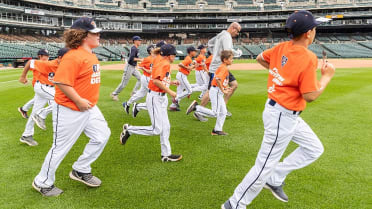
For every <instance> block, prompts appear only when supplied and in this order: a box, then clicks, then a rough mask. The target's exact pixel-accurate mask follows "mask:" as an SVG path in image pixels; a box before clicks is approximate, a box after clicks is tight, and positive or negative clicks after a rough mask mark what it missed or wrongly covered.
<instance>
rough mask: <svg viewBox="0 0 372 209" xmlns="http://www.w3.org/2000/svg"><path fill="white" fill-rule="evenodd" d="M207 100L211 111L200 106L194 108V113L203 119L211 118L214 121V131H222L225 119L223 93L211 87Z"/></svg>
mask: <svg viewBox="0 0 372 209" xmlns="http://www.w3.org/2000/svg"><path fill="white" fill-rule="evenodd" d="M209 98H210V100H211V105H212V110H211V109H208V108H206V107H203V106H201V105H197V106H196V111H195V112H196V113H198V114H200V115H202V116H204V117H213V118H217V119H216V125H215V126H214V130H215V131H222V130H223V124H224V123H225V119H226V113H227V109H226V103H225V100H224V99H223V98H224V94H223V92H222V91H221V90H220V89H219V88H218V87H213V86H212V87H211V89H210V90H209Z"/></svg>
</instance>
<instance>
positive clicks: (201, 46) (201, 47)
mask: <svg viewBox="0 0 372 209" xmlns="http://www.w3.org/2000/svg"><path fill="white" fill-rule="evenodd" d="M204 48H206V46H204V45H203V44H201V45H199V46H198V49H199V50H201V49H204Z"/></svg>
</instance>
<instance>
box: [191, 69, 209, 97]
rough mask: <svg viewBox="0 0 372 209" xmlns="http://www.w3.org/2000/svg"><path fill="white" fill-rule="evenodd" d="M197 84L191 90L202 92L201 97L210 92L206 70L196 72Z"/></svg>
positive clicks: (192, 85)
mask: <svg viewBox="0 0 372 209" xmlns="http://www.w3.org/2000/svg"><path fill="white" fill-rule="evenodd" d="M195 79H196V83H195V84H191V88H192V90H193V92H194V91H201V94H200V95H201V96H202V95H204V93H205V92H206V91H207V90H208V83H209V79H208V80H207V78H206V77H205V72H204V70H195Z"/></svg>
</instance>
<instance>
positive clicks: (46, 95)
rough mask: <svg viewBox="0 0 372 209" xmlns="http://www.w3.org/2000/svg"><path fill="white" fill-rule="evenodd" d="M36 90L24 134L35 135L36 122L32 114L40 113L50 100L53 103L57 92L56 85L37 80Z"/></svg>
mask: <svg viewBox="0 0 372 209" xmlns="http://www.w3.org/2000/svg"><path fill="white" fill-rule="evenodd" d="M34 91H35V97H34V107H33V108H32V112H31V115H30V117H29V118H28V120H27V123H26V128H25V130H24V132H23V134H22V136H32V135H34V125H35V122H34V121H33V120H32V116H33V115H34V114H36V113H38V112H39V111H40V110H41V109H43V108H44V106H45V105H46V104H47V103H48V102H50V103H51V104H52V103H54V92H55V89H54V87H51V86H46V85H45V84H41V83H40V82H36V83H35V85H34Z"/></svg>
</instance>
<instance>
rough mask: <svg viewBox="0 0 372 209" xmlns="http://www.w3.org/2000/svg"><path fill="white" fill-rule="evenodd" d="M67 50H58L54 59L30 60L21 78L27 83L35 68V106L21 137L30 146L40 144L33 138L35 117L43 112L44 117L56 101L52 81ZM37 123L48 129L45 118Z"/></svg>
mask: <svg viewBox="0 0 372 209" xmlns="http://www.w3.org/2000/svg"><path fill="white" fill-rule="evenodd" d="M66 52H67V49H65V50H62V49H61V50H59V51H58V58H57V59H55V60H52V61H41V60H30V61H29V62H28V63H27V64H26V66H25V68H24V70H23V72H22V75H21V77H20V79H19V81H20V82H21V83H24V84H25V83H27V82H28V81H27V72H28V71H29V70H30V69H31V70H33V74H34V78H33V80H35V83H34V91H35V97H34V107H33V109H32V113H31V115H30V118H28V120H27V123H26V128H25V130H24V132H23V134H22V136H21V138H20V141H21V142H22V143H25V144H27V145H29V146H36V145H38V143H37V141H35V139H34V138H33V135H34V123H35V118H38V116H37V114H41V115H42V116H41V117H43V118H44V119H45V118H46V116H47V115H48V114H49V113H50V112H51V107H52V106H51V104H53V103H54V93H55V89H54V84H53V83H52V81H53V77H54V74H55V72H56V70H57V68H58V65H59V62H60V59H61V58H62V57H63V55H64V54H65V53H66ZM47 103H49V104H50V105H49V106H48V107H46V108H43V107H44V106H45V104H47ZM36 124H37V125H38V126H39V127H40V128H42V129H44V130H45V129H46V126H45V122H44V120H40V121H39V120H38V121H37V122H36Z"/></svg>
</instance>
